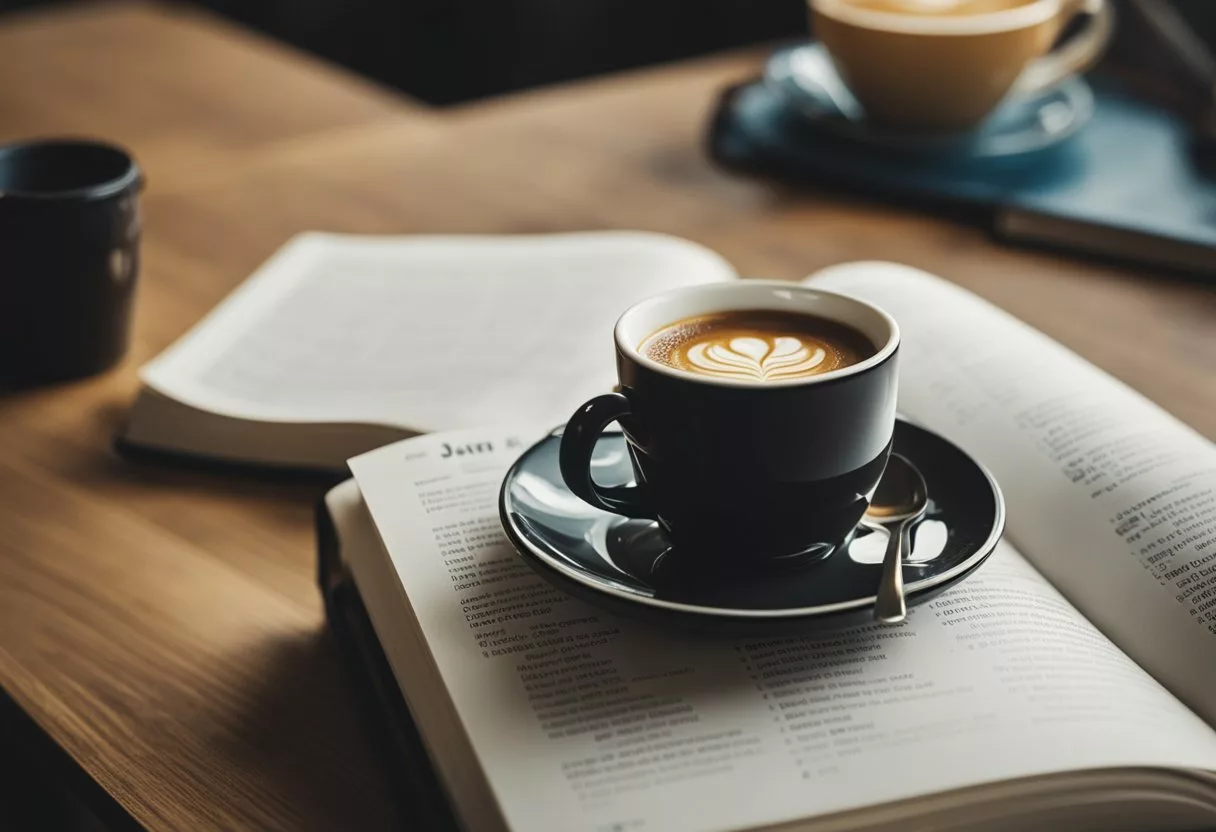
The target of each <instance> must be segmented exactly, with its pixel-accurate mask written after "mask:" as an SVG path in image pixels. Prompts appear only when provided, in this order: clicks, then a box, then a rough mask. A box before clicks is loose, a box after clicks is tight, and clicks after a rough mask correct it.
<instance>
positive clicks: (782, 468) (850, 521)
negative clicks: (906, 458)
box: [560, 280, 899, 566]
mask: <svg viewBox="0 0 1216 832" xmlns="http://www.w3.org/2000/svg"><path fill="white" fill-rule="evenodd" d="M614 335H615V342H616V356H617V374H618V378H619V380H620V384H619V385H618V388H617V392H613V393H606V394H604V395H602V396H597V397H596V398H594V399H592V400H591V401H589V402H587V403H586V404H585V405H583V406H582V407H580V408H579V409H578V410H577V411H576V412H575V414H574V415H573V416H572V417H571V418H570V421H569V423H568V424H567V426H566V430H565V433H564V434H563V436H562V444H561V453H560V465H561V472H562V478H563V479H564V480H565V482H566V484H567V485H568V486H569V487H570V490H571V491H572V492H573V493H574V494H576V495H578V496H579V497H580V498H582V499H583V500H584V501H586V502H588V503H590V504H591V505H593V506H595V507H597V508H600V509H603V510H606V511H610V512H613V513H615V514H620V515H624V516H627V517H638V518H646V519H653V520H657V521H658V522H659V523H660V525H661V526H662V527H663V529H664V531H665V532H666V533H667V535H668V536H669V538H670V539H671V541H672V543H673V544H674V545H675V547H676V551H677V556H678V557H681V558H695V559H697V560H698V562H701V563H708V562H715V563H717V564H718V565H722V564H733V565H736V566H738V565H743V566H755V565H759V564H764V563H770V562H773V561H774V560H777V561H780V560H784V559H794V560H800V559H812V558H816V557H822V556H826V555H827V554H830V553H831V552H832V551H833V550H834V548H835V547H836V546H837V545H838V544H839V543H840V542H841V541H842V540H843V539H844V538H845V537H847V536H848V535H849V533H851V532H852V530H853V529H854V527H855V526H856V525H857V522H858V521H859V520H860V519H861V516H862V514H864V513H865V510H866V507H867V506H868V500H869V495H870V494H871V493H872V492H873V490H874V487H875V486H876V485H877V484H878V480H879V478H880V477H881V476H882V471H883V468H884V467H885V466H886V462H887V455H888V453H889V451H890V448H891V439H892V436H893V434H894V428H895V396H896V380H897V379H896V372H897V370H896V358H897V355H896V354H897V351H898V348H899V328H898V327H897V326H896V324H895V321H894V320H893V319H892V318H891V317H890V316H889V315H887V314H886V313H885V312H883V311H882V310H880V309H878V308H877V307H874V306H871V305H869V304H867V303H864V302H863V301H859V300H855V299H853V298H849V297H846V296H844V295H837V294H835V293H832V292H825V291H821V290H818V289H811V288H808V287H805V286H797V285H793V284H789V283H768V282H761V281H750V280H749V281H740V282H737V283H724V284H709V285H705V286H695V287H690V288H685V289H678V290H676V291H673V292H668V293H667V294H664V295H659V296H657V297H654V298H650V299H649V300H645V301H642V302H641V303H639V304H637V305H635V306H633V307H632V308H630V309H629V310H628V311H626V312H625V314H624V315H622V316H621V319H620V320H619V321H618V322H617V325H616V329H615V333H614ZM614 421H616V422H619V423H620V425H621V428H622V429H623V431H624V432H625V437H626V439H627V445H628V448H629V453H630V457H631V459H632V463H633V470H634V476H635V479H636V484H634V485H620V484H616V485H613V484H611V483H600V482H596V480H595V478H594V476H593V472H592V469H591V456H592V451H593V450H594V448H595V443H596V441H597V439H598V438H599V435H600V434H601V433H602V432H603V430H604V428H605V427H606V426H607V425H608V424H610V423H611V422H614Z"/></svg>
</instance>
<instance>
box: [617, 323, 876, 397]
mask: <svg viewBox="0 0 1216 832" xmlns="http://www.w3.org/2000/svg"><path fill="white" fill-rule="evenodd" d="M640 349H641V351H642V352H643V353H644V354H645V355H646V356H647V357H649V358H652V359H654V360H655V361H658V362H659V363H661V364H664V365H666V366H668V367H672V368H674V369H677V370H683V371H685V372H688V373H692V374H694V375H699V376H709V377H712V378H720V379H733V380H736V381H752V382H760V383H773V382H779V381H789V380H792V379H799V378H809V377H811V376H817V375H822V374H823V373H830V372H832V371H833V370H839V369H841V368H843V367H848V366H849V365H851V364H856V363H858V362H859V361H864V360H865V359H866V358H869V357H870V356H871V355H873V354H874V352H875V350H874V347H873V345H872V344H870V342H869V340H868V339H866V337H865V336H864V335H862V334H861V333H860V332H857V331H856V330H854V329H852V328H851V327H848V326H846V325H844V324H841V323H838V322H835V321H828V320H824V319H822V318H815V317H812V316H810V315H801V314H794V313H787V312H776V311H767V310H759V311H753V310H748V311H740V312H724V313H719V314H715V315H703V316H698V317H695V318H686V319H685V320H682V321H677V322H676V323H674V324H672V325H670V326H667V327H664V328H663V329H661V330H659V331H658V332H656V333H655V334H654V335H652V336H650V337H649V338H647V339H646V341H645V342H643V344H642V345H641V347H640Z"/></svg>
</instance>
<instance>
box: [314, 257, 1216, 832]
mask: <svg viewBox="0 0 1216 832" xmlns="http://www.w3.org/2000/svg"><path fill="white" fill-rule="evenodd" d="M813 282H814V283H815V285H819V286H824V287H828V288H832V289H836V290H839V291H844V292H849V293H855V294H857V295H860V296H863V297H865V298H867V299H870V300H873V301H875V302H877V303H879V304H881V305H882V306H883V307H885V308H886V309H888V310H889V311H890V312H891V313H893V314H894V315H895V316H896V317H897V318H898V320H899V321H900V326H901V328H902V331H903V336H904V347H903V349H904V357H903V359H902V364H901V373H902V379H901V391H900V396H901V410H902V411H903V412H904V413H905V414H906V415H907V416H908V417H909V418H911V419H913V420H915V421H918V422H920V423H922V424H925V425H926V426H928V427H930V428H932V429H935V430H938V431H940V432H942V433H944V434H945V435H946V436H948V437H949V438H951V439H953V440H955V441H957V442H959V443H960V444H962V445H963V446H964V447H966V448H967V449H968V450H969V451H970V452H972V453H973V454H975V455H976V456H977V457H978V458H979V459H980V460H982V461H983V462H985V463H986V464H987V465H988V466H989V467H990V468H991V469H992V470H993V471H994V473H995V474H996V476H997V478H998V479H999V480H1000V482H1001V484H1002V486H1003V488H1004V490H1005V493H1006V496H1007V501H1008V509H1009V511H1008V535H1007V540H1006V541H1005V542H1003V543H1002V544H1001V546H1000V548H999V549H998V551H997V552H996V553H995V554H994V555H993V556H992V558H991V559H990V560H989V562H988V563H987V564H985V565H984V566H983V567H982V568H981V569H980V570H979V571H978V572H977V573H976V574H975V575H974V576H972V577H971V578H969V579H968V580H967V581H965V582H964V583H963V584H961V585H960V586H958V587H956V588H954V589H951V590H949V591H948V592H946V593H945V594H943V595H942V596H941V597H940V598H938V599H935V600H933V601H932V602H930V603H928V604H926V605H925V606H921V607H917V608H915V609H913V610H912V611H911V615H910V618H909V621H908V623H907V624H905V625H904V626H902V627H885V626H880V625H866V626H860V627H856V628H853V629H849V630H843V631H834V632H824V633H822V634H816V635H810V636H805V637H799V638H772V639H764V638H753V639H741V640H723V639H721V638H717V639H714V638H707V637H706V638H702V637H697V636H696V635H692V634H681V633H676V632H669V631H665V630H662V629H658V628H655V627H653V626H647V625H642V624H638V623H635V622H632V621H628V620H623V619H619V618H615V617H613V616H611V615H608V614H605V613H602V612H600V611H598V610H596V609H594V608H592V607H590V606H587V605H586V604H584V603H583V602H580V601H578V600H575V599H572V598H570V597H567V596H565V595H563V594H562V593H560V592H558V591H557V590H555V589H553V588H552V587H550V586H549V585H548V584H546V583H545V582H544V581H543V580H542V579H541V578H540V577H538V576H537V575H535V574H534V573H532V572H531V571H530V570H529V568H528V567H527V566H526V565H525V564H524V563H523V562H522V561H521V560H520V559H519V558H518V557H517V556H516V555H515V553H514V552H513V551H512V549H511V547H510V545H509V544H508V543H507V541H506V539H505V537H504V535H503V533H502V530H501V527H500V524H499V520H498V515H497V492H498V487H499V484H500V481H501V478H502V475H503V473H504V472H505V470H506V468H507V467H508V465H509V464H510V463H511V462H512V461H513V460H514V459H515V457H516V456H517V455H518V454H519V453H520V451H521V450H522V449H523V448H525V447H526V446H527V445H528V444H529V443H530V442H531V441H533V440H534V439H536V438H538V437H539V436H540V435H541V433H542V432H543V431H544V430H545V429H548V428H549V427H551V425H549V424H540V425H538V424H523V425H517V426H512V425H503V426H500V427H497V428H494V427H489V428H485V429H479V430H465V431H458V432H450V433H441V434H433V435H429V436H422V437H418V438H413V439H409V440H406V441H403V442H400V443H397V444H393V445H390V446H387V447H384V448H381V449H379V450H375V451H372V452H369V453H367V454H364V455H362V456H360V457H358V458H356V459H353V460H352V461H351V463H350V465H351V470H352V471H353V473H354V475H355V480H354V481H348V482H347V483H344V484H343V485H341V486H339V487H337V488H336V489H334V490H333V491H331V492H330V493H329V494H328V495H327V497H326V502H327V505H328V509H329V512H330V514H331V516H332V518H333V521H334V525H335V527H336V530H337V535H338V538H339V544H340V546H341V550H342V555H343V557H344V559H345V560H346V562H347V564H348V567H349V569H350V572H351V573H352V575H353V578H354V582H355V584H356V585H357V587H358V590H359V593H360V595H361V597H362V599H363V602H364V604H365V605H366V608H367V610H368V613H369V616H370V618H371V620H372V623H373V625H374V627H375V630H376V632H377V634H378V638H379V641H380V643H381V645H382V647H383V649H384V652H385V654H386V656H387V658H388V662H389V664H390V665H391V667H392V669H393V673H394V675H395V676H396V680H397V683H398V685H399V686H400V688H401V691H402V694H403V695H404V698H405V701H406V702H407V704H408V708H409V711H410V713H411V714H412V716H413V719H414V720H415V722H416V724H417V728H418V731H419V733H420V734H421V737H422V740H423V742H424V744H425V746H426V748H427V751H428V754H429V757H430V760H431V763H432V764H433V766H434V769H435V771H436V772H437V775H438V779H439V781H440V782H441V783H442V784H443V788H444V790H445V792H446V795H447V797H448V798H449V800H450V803H451V805H452V807H453V809H454V812H455V814H456V816H457V817H458V819H459V823H460V825H461V827H462V828H463V829H464V830H466V832H485V831H488V830H508V829H509V830H530V831H531V830H538V831H539V832H546V831H547V830H552V831H553V832H559V830H560V832H578V831H579V830H584V831H585V832H610V831H611V832H625V831H626V830H630V831H632V830H665V831H667V830H669V831H670V832H681V831H684V832H710V830H738V829H765V830H783V831H784V830H843V829H861V828H864V829H890V830H907V829H934V830H940V829H962V828H983V829H1042V828H1053V829H1069V830H1074V829H1103V830H1111V829H1129V830H1130V829H1135V830H1157V829H1198V828H1211V827H1216V727H1213V726H1216V449H1214V448H1213V446H1212V445H1211V444H1210V443H1209V442H1207V441H1206V440H1205V439H1203V438H1202V437H1201V436H1199V435H1198V434H1196V433H1194V432H1193V431H1191V430H1189V429H1188V428H1186V427H1185V426H1183V425H1182V424H1180V423H1178V422H1177V421H1176V420H1174V419H1173V418H1172V417H1170V416H1169V415H1167V414H1166V413H1164V412H1162V411H1161V410H1159V409H1158V408H1156V407H1155V406H1154V405H1152V404H1151V403H1149V402H1148V401H1146V400H1144V399H1143V398H1141V397H1140V396H1139V395H1137V394H1136V393H1134V392H1133V391H1131V390H1129V389H1127V388H1126V387H1124V386H1123V385H1121V384H1120V383H1118V382H1117V381H1115V380H1113V379H1111V378H1110V377H1108V376H1106V375H1104V374H1103V373H1101V372H1100V371H1098V370H1096V369H1095V368H1093V367H1092V366H1090V365H1088V364H1087V363H1085V362H1084V361H1082V360H1081V359H1079V358H1078V357H1077V356H1075V355H1073V354H1072V353H1070V352H1068V351H1067V350H1065V349H1064V348H1063V347H1061V346H1059V345H1058V344H1056V343H1054V342H1052V341H1051V340H1049V339H1048V338H1046V337H1045V336H1043V335H1041V334H1040V333H1037V332H1035V331H1034V330H1032V329H1030V328H1029V327H1027V326H1025V325H1024V324H1022V323H1020V322H1018V321H1017V320H1015V319H1013V318H1011V317H1010V316H1008V315H1006V314H1005V313H1003V312H1001V311H1000V310H997V309H995V308H994V307H992V306H990V305H988V304H986V303H985V302H983V301H981V300H979V299H977V298H975V297H974V296H972V295H970V294H969V293H967V292H965V291H963V290H960V289H958V288H955V287H953V286H951V285H949V284H947V283H944V282H942V281H939V280H937V279H936V278H933V277H931V276H929V275H926V274H924V273H921V272H917V271H915V270H913V269H909V268H906V267H902V266H896V265H892V264H880V263H861V264H852V265H847V266H840V267H835V268H833V269H829V270H827V271H826V272H824V273H821V274H819V275H817V276H815V277H814V278H813ZM877 579H878V567H877V566H876V567H875V582H876V583H877Z"/></svg>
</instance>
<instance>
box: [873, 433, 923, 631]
mask: <svg viewBox="0 0 1216 832" xmlns="http://www.w3.org/2000/svg"><path fill="white" fill-rule="evenodd" d="M928 508H929V489H928V486H926V485H925V478H924V477H923V476H921V473H920V471H918V470H917V469H916V466H915V465H913V464H912V463H911V462H909V461H908V459H907V458H906V457H903V456H901V455H899V454H891V456H890V458H889V459H888V460H887V467H886V470H884V471H883V474H882V480H881V481H880V482H879V483H878V487H877V488H876V489H875V490H874V496H873V497H872V498H871V500H870V507H869V508H868V509H867V510H866V514H865V521H864V522H867V523H870V524H876V525H881V526H884V527H888V532H889V533H890V538H889V540H888V541H887V552H886V555H885V556H884V557H883V562H882V577H881V578H880V579H879V583H878V593H877V596H876V597H875V600H874V618H875V619H876V620H878V621H881V622H882V623H884V624H898V623H899V622H901V621H903V620H904V619H905V618H907V617H908V605H907V602H906V601H905V599H904V579H903V561H904V558H906V557H907V556H908V555H909V554H910V553H909V551H908V550H909V545H908V534H909V532H910V531H911V530H912V527H913V526H914V525H915V524H916V523H917V521H919V520H920V519H921V518H922V517H924V515H925V512H926V511H927V510H928Z"/></svg>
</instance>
